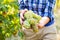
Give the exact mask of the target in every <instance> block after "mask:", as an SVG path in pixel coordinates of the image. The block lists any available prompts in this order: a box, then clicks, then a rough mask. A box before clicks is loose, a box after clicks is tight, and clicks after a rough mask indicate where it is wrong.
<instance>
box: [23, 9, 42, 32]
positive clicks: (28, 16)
mask: <svg viewBox="0 0 60 40" xmlns="http://www.w3.org/2000/svg"><path fill="white" fill-rule="evenodd" d="M24 18H25V19H24V24H23V27H25V28H27V29H29V28H32V29H33V31H34V32H38V27H37V26H36V24H37V23H39V21H40V19H41V16H39V15H37V14H35V13H34V12H33V11H31V10H29V11H27V12H26V13H25V14H24Z"/></svg>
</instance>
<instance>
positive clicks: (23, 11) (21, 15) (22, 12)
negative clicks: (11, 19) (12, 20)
mask: <svg viewBox="0 0 60 40" xmlns="http://www.w3.org/2000/svg"><path fill="white" fill-rule="evenodd" d="M27 11H28V10H27V9H24V10H21V11H20V23H21V25H22V24H23V20H24V16H23V15H24V13H25V12H27Z"/></svg>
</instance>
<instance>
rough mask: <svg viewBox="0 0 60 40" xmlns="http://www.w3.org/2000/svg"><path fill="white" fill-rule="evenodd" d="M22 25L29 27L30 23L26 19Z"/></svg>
mask: <svg viewBox="0 0 60 40" xmlns="http://www.w3.org/2000/svg"><path fill="white" fill-rule="evenodd" d="M23 27H25V28H30V24H29V22H28V21H27V20H25V21H24V24H23Z"/></svg>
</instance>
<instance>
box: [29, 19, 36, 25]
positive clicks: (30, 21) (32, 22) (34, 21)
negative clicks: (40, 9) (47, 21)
mask: <svg viewBox="0 0 60 40" xmlns="http://www.w3.org/2000/svg"><path fill="white" fill-rule="evenodd" d="M29 23H30V24H31V25H34V24H36V23H37V20H36V19H34V18H30V19H29Z"/></svg>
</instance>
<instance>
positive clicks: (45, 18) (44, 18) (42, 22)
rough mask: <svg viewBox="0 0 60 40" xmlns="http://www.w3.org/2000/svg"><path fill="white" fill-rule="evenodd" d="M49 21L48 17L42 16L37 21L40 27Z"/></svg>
mask: <svg viewBox="0 0 60 40" xmlns="http://www.w3.org/2000/svg"><path fill="white" fill-rule="evenodd" d="M49 21H50V19H49V18H48V17H42V19H41V20H40V21H39V25H40V27H44V26H45V25H46V24H47V23H48V22H49Z"/></svg>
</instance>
